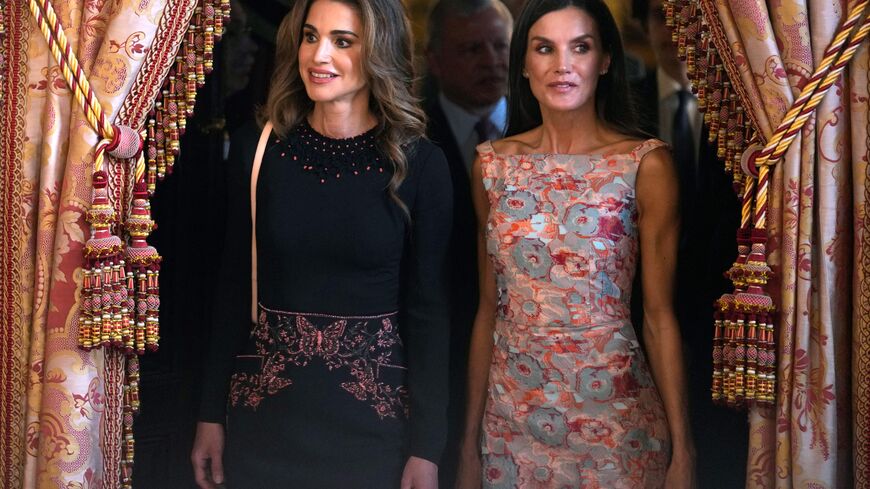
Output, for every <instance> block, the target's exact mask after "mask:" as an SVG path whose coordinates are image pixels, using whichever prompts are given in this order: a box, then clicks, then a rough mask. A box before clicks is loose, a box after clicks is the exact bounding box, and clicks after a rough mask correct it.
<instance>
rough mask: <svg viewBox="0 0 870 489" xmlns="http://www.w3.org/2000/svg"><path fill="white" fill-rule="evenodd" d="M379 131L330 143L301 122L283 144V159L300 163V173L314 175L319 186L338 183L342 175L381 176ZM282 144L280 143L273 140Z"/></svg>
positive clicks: (279, 142)
mask: <svg viewBox="0 0 870 489" xmlns="http://www.w3.org/2000/svg"><path fill="white" fill-rule="evenodd" d="M377 132H378V128H377V127H375V128H372V129H370V130H368V131H366V132H364V133H362V134H360V135H358V136H354V137H350V138H344V139H333V138H330V137H327V136H324V135H322V134H320V133H318V132H317V131H315V130H314V129H313V128H312V127H311V125H310V124H308V122H306V121H303V122H302V123H300V124H299V125H297V126H296V127H295V128H294V129H293V131H291V132H290V134H289V135H288V136H287V139H286V140H285V141H283V144H284V145H285V147H286V150H282V152H281V156H282V157H285V158H286V157H288V156H289V157H290V158H291V159H292V160H293V161H297V162H301V164H302V169H303V170H305V171H306V172H311V173H312V174H313V175H315V176H316V177H317V178H318V179H319V180H320V183H326V181H327V180H329V179H331V178H332V179H340V178H341V177H342V175H360V174H361V173H364V172H371V171H376V172H378V173H383V172H384V160H385V158H384V157H383V156H382V155H381V152H380V151H379V150H378V148H377V144H376V141H375V136H376V134H377ZM275 143H276V144H281V143H282V142H281V140H276V141H275Z"/></svg>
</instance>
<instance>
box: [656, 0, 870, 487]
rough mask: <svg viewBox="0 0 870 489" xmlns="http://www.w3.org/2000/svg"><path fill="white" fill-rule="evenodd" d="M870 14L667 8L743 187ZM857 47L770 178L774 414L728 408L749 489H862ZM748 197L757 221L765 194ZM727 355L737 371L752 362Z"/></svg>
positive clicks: (862, 157)
mask: <svg viewBox="0 0 870 489" xmlns="http://www.w3.org/2000/svg"><path fill="white" fill-rule="evenodd" d="M866 3H867V2H865V1H861V0H858V1H855V0H851V1H848V2H847V1H836V0H835V1H832V0H787V1H782V0H779V1H767V2H763V1H751V0H748V1H744V0H741V1H726V0H700V1H698V0H695V1H680V0H677V1H671V2H669V4H668V7H667V8H668V9H670V11H669V14H670V16H671V19H672V20H673V21H674V26H675V28H676V32H675V40H676V41H678V43H679V44H681V46H682V48H681V49H682V51H683V53H684V54H685V55H686V56H687V57H688V58H689V64H690V67H691V66H694V67H695V69H696V73H695V75H694V81H695V83H696V86H700V91H701V93H700V95H701V96H702V97H704V98H705V99H706V100H704V103H705V105H706V109H707V114H706V116H705V120H706V122H707V123H708V124H711V125H712V126H714V127H717V128H718V129H719V130H718V131H711V132H713V133H714V134H717V135H718V137H719V140H720V141H719V146H720V155H721V156H725V157H726V158H727V159H728V164H729V165H730V166H731V167H732V168H733V170H734V171H735V180H736V182H737V183H738V185H739V186H743V185H742V184H743V182H744V178H745V173H746V172H751V171H752V168H751V167H750V166H751V165H749V166H744V167H743V168H742V169H741V156H744V158H743V160H742V162H743V163H747V162H749V161H751V158H748V157H749V156H750V154H751V153H752V150H753V149H752V147H751V145H752V144H757V145H758V146H756V148H755V149H760V148H761V147H762V146H764V145H765V144H767V143H768V142H769V141H770V140H771V138H772V136H773V135H774V132H775V131H776V129H777V128H778V127H779V126H780V124H782V123H783V121H786V122H788V120H789V119H787V118H786V115H787V113H788V111H789V109H791V108H792V106H793V104H794V103H795V101H796V100H797V99H799V95H800V94H801V92H802V90H803V89H805V88H807V87H808V86H810V85H811V83H812V82H814V81H817V80H814V79H813V74H814V72H816V70H817V69H818V68H819V67H820V66H822V65H823V64H824V63H825V62H826V61H828V60H830V59H836V57H835V58H830V56H827V55H829V54H831V51H830V49H829V48H830V47H831V46H832V43H833V41H834V40H835V39H836V38H837V36H838V34H841V32H840V28H841V26H843V25H844V24H846V23H847V20H848V18H849V16H850V15H852V14H856V13H858V14H860V15H858V17H857V20H856V22H855V23H854V25H855V27H854V28H853V29H852V31H851V32H852V33H857V32H858V29H860V28H862V26H865V28H870V25H867V23H866V22H867V21H866V20H865V19H866V13H867V12H870V9H867V10H866V11H865V10H864V9H865V8H866ZM862 12H863V13H862ZM848 39H853V38H852V37H849V38H846V40H847V44H848ZM833 44H836V43H833ZM867 45H868V42H866V40H865V41H864V42H863V43H862V44H860V45H859V46H860V47H859V48H858V50H857V51H856V52H855V54H854V57H853V58H852V59H851V60H850V61H849V62H848V64H846V65H845V67H844V71H843V72H842V74H841V75H840V76H839V77H838V78H837V79H836V81H835V82H834V83H833V85H832V86H831V88H830V90H829V91H828V92H827V94H826V95H825V96H824V98H823V99H821V102H820V103H819V105H818V106H817V107H816V109H815V111H814V112H812V113H810V115H809V117H808V119H807V121H806V124H804V125H803V126H801V127H800V129H799V130H798V132H797V133H796V135H795V139H794V141H793V142H792V144H791V145H790V147H789V148H788V150H787V152H786V153H785V154H784V155H783V157H782V158H781V159H779V160H778V161H776V162H775V164H774V166H772V167H769V168H770V180H769V188H768V191H767V193H766V194H765V196H764V197H765V198H766V199H767V207H766V212H767V214H766V223H765V226H763V227H762V230H763V232H762V235H764V236H766V238H767V242H766V252H767V253H766V263H767V265H769V266H770V269H771V270H772V276H771V278H770V280H769V282H768V283H767V284H766V285H765V286H764V292H765V293H766V294H769V297H770V298H771V299H772V300H773V303H774V305H775V307H776V312H775V313H774V314H773V315H772V318H773V321H772V323H773V326H774V335H773V336H774V339H775V342H776V347H775V352H776V364H775V376H776V383H775V400H774V402H773V403H772V405H766V404H764V403H763V400H762V402H751V401H748V402H743V403H741V402H740V396H741V395H748V394H747V393H746V392H743V391H740V392H738V394H737V402H736V403H737V404H743V405H745V406H748V407H749V422H750V427H749V429H750V446H749V453H748V464H747V477H746V486H747V487H748V488H792V487H795V488H798V487H799V488H810V487H812V488H819V489H821V488H826V489H835V488H845V487H853V484H854V487H857V488H864V489H866V488H870V419H868V414H870V413H868V411H870V221H868V218H867V216H868V212H867V206H868V205H870V198H868V197H870V196H868V189H867V186H866V181H867V177H868V155H870V139H868V106H870V104H868V101H870V98H868V97H870V79H868V59H870V56H868V48H867ZM840 52H842V50H840ZM744 128H745V130H744ZM747 147H749V150H748V151H747ZM744 152H745V154H744ZM756 155H757V153H756ZM749 184H750V186H749V187H745V186H744V188H749V189H751V192H750V195H749V198H748V199H746V200H745V202H747V203H748V205H749V209H751V210H752V211H753V212H752V215H753V218H754V217H756V215H757V213H758V212H759V209H760V208H761V205H762V203H763V202H762V197H761V194H762V192H760V186H761V185H762V184H761V183H760V180H758V181H757V180H754V179H753V180H751V181H750V182H749ZM747 321H748V319H747ZM753 321H754V319H753ZM746 324H748V323H746ZM743 325H744V323H742V322H741V323H740V324H739V326H740V327H741V328H742V327H743ZM741 331H743V330H741ZM753 341H754V340H752V341H750V342H749V343H751V342H753ZM754 342H755V344H758V343H759V342H758V341H754ZM747 344H748V343H747ZM738 346H740V345H738ZM743 346H745V345H743ZM760 348H761V345H760V346H759V351H760ZM726 351H727V350H726ZM736 351H737V355H738V356H740V355H743V356H744V357H741V358H745V356H746V352H747V351H748V350H736ZM728 353H729V354H731V355H732V357H731V359H732V361H733V355H734V354H735V353H734V351H731V352H728ZM754 354H755V353H754V351H753V355H754ZM724 361H727V359H726V360H723V362H724ZM758 361H759V362H760V361H761V358H760V357H759V360H758ZM757 365H758V364H757V363H755V360H753V364H752V368H754V367H756V366H757ZM743 374H744V371H743V370H739V372H738V377H740V376H742V375H743ZM746 378H747V379H748V378H749V375H748V374H747V375H746ZM714 382H715V380H714ZM740 382H743V380H742V379H741V380H740ZM753 382H754V380H753ZM726 383H727V381H726ZM740 385H741V387H740V388H741V389H742V388H743V387H742V385H743V384H740ZM731 387H732V388H733V386H731ZM727 388H728V386H727V385H726V389H727ZM732 403H734V402H733V399H732Z"/></svg>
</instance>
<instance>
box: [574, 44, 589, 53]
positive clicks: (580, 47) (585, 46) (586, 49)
mask: <svg viewBox="0 0 870 489" xmlns="http://www.w3.org/2000/svg"><path fill="white" fill-rule="evenodd" d="M574 50H575V51H577V52H578V53H588V52H589V45H588V44H578V45H577V46H576V47H575V48H574Z"/></svg>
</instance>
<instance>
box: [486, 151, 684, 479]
mask: <svg viewBox="0 0 870 489" xmlns="http://www.w3.org/2000/svg"><path fill="white" fill-rule="evenodd" d="M662 144H663V143H661V142H659V141H655V140H650V141H647V142H645V143H643V144H641V145H639V146H638V147H637V148H635V150H634V151H632V152H631V153H628V154H618V155H610V156H597V155H501V154H497V153H495V152H494V151H493V150H492V146H491V145H489V144H487V143H484V144H483V145H481V146H478V150H479V151H480V160H481V170H482V173H483V184H484V187H485V188H486V191H487V197H488V199H489V203H490V211H489V216H488V221H487V251H488V253H489V257H490V259H491V261H492V263H493V266H494V269H495V272H496V284H497V287H498V290H499V299H498V306H499V307H498V316H497V320H496V324H495V331H494V339H495V345H494V347H493V355H492V357H493V358H492V363H491V365H490V371H489V389H488V396H487V404H486V408H485V414H484V419H483V427H482V429H483V446H482V452H483V453H482V459H481V462H482V465H483V474H482V476H483V487H484V488H487V489H494V488H511V489H516V488H522V489H527V488H554V487H560V488H561V487H572V488H574V487H582V488H584V489H629V488H632V489H633V488H639V487H645V488H646V487H649V488H652V487H661V486H662V484H663V480H664V475H665V471H666V470H667V462H668V456H669V454H668V450H669V434H668V430H667V421H666V419H665V415H664V410H663V407H662V404H661V400H660V398H659V395H658V392H657V391H656V389H655V385H654V383H653V381H652V378H651V377H650V374H649V370H648V367H647V365H646V361H645V359H644V357H643V354H642V353H641V351H640V347H639V344H638V341H637V338H636V336H635V332H634V328H633V327H632V325H631V322H630V315H629V295H630V291H631V282H632V280H633V277H634V272H635V262H636V257H637V251H638V245H637V235H638V232H637V218H638V215H637V209H636V203H635V193H634V181H635V176H636V173H637V168H638V165H639V163H640V160H641V158H642V156H643V153H645V152H646V151H649V150H651V149H653V148H655V147H658V146H661V145H662Z"/></svg>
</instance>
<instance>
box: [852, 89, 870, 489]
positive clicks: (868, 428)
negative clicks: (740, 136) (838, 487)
mask: <svg viewBox="0 0 870 489" xmlns="http://www.w3.org/2000/svg"><path fill="white" fill-rule="evenodd" d="M865 93H870V77H868V79H867V91H866V92H865ZM865 148H868V149H867V151H870V120H868V124H867V141H866V145H865ZM864 178H865V180H864V182H865V184H864V213H863V219H862V220H861V223H862V225H861V227H860V229H859V230H858V232H860V236H861V243H860V248H859V249H860V254H859V255H858V256H857V257H856V263H855V268H856V269H857V270H856V276H857V277H858V278H859V280H857V281H856V282H857V283H856V285H857V287H858V290H857V291H856V293H855V296H854V297H855V300H856V301H857V304H856V307H855V309H856V311H855V322H854V330H853V333H852V335H853V336H852V365H853V369H852V409H853V410H854V413H853V416H854V421H855V424H854V431H853V435H854V454H853V456H852V460H854V461H855V468H854V470H855V487H856V488H870V402H867V399H870V185H867V184H866V182H870V165H865V174H864ZM856 227H857V226H856Z"/></svg>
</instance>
